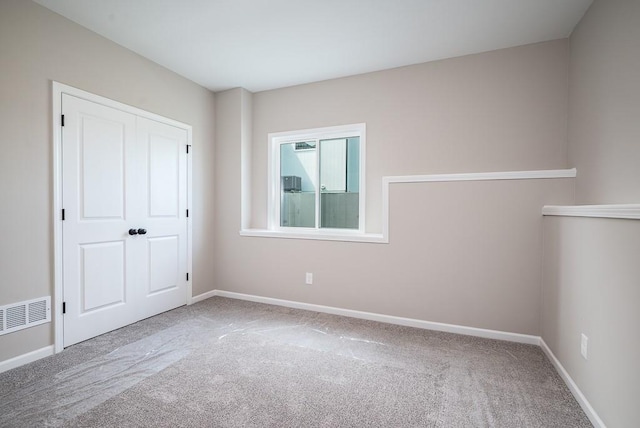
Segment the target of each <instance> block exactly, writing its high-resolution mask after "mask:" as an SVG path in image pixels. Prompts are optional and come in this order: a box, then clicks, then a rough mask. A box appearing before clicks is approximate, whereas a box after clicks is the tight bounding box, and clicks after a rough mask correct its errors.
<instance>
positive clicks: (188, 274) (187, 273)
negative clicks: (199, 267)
mask: <svg viewBox="0 0 640 428" xmlns="http://www.w3.org/2000/svg"><path fill="white" fill-rule="evenodd" d="M187 281H189V272H187Z"/></svg>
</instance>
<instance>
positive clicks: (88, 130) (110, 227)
mask: <svg viewBox="0 0 640 428" xmlns="http://www.w3.org/2000/svg"><path fill="white" fill-rule="evenodd" d="M62 111H63V113H64V117H65V122H66V123H65V126H64V127H63V128H62V163H63V172H62V180H63V190H62V193H63V195H62V199H63V207H64V210H65V220H64V222H63V280H64V299H65V306H66V314H65V315H64V344H65V346H68V345H71V344H74V343H77V342H80V341H82V340H85V339H88V338H90V337H94V336H97V335H99V334H102V333H105V332H107V331H110V330H114V329H116V328H119V327H122V326H124V325H127V324H130V323H132V322H134V319H135V317H134V312H133V311H132V305H133V304H134V302H133V300H134V290H133V288H134V287H135V284H136V282H137V276H138V275H139V274H138V272H137V266H136V263H135V260H134V259H133V254H132V244H133V242H132V237H131V236H130V235H129V234H128V232H127V231H128V230H129V229H130V228H134V227H137V223H136V222H135V218H136V216H137V215H138V213H137V212H136V211H137V210H139V208H136V201H137V199H138V195H136V192H135V187H136V185H135V178H134V177H135V175H136V165H135V158H136V153H135V151H136V127H135V126H136V117H135V116H134V115H132V114H129V113H124V112H121V111H119V110H115V109H112V108H108V107H104V106H101V105H99V104H95V103H92V102H89V101H85V100H81V99H79V98H75V97H72V96H68V95H63V97H62Z"/></svg>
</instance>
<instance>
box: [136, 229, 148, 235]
mask: <svg viewBox="0 0 640 428" xmlns="http://www.w3.org/2000/svg"><path fill="white" fill-rule="evenodd" d="M146 234H147V229H138V235H146Z"/></svg>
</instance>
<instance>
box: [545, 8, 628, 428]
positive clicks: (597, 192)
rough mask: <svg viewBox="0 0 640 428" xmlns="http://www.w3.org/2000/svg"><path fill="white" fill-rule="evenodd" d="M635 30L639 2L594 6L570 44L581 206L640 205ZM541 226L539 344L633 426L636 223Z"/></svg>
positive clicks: (596, 402)
mask: <svg viewBox="0 0 640 428" xmlns="http://www.w3.org/2000/svg"><path fill="white" fill-rule="evenodd" d="M639 23H640V2H637V1H625V0H596V1H595V2H594V3H593V5H592V6H591V8H590V9H589V10H588V11H587V13H586V15H585V16H584V18H583V19H582V21H581V22H580V24H579V25H578V26H577V28H576V30H575V31H574V32H573V34H572V36H571V38H570V51H571V54H570V76H569V77H570V79H569V81H570V84H569V87H570V91H569V128H568V129H569V145H568V156H569V164H570V166H575V167H577V169H578V177H577V178H576V202H577V203H578V204H624V203H639V202H640V168H638V165H639V162H638V160H639V159H640V121H639V120H638V118H640V84H639V83H638V76H640V25H638V24H639ZM544 223H545V225H544V275H543V279H544V283H543V284H544V285H543V304H542V338H543V339H544V340H545V342H546V343H547V344H548V345H549V347H550V348H551V350H552V352H553V353H554V354H555V355H556V357H557V358H558V360H559V361H560V363H561V364H562V365H563V366H564V368H565V369H566V370H567V372H568V373H569V375H570V376H571V377H572V378H573V380H574V381H575V382H576V384H577V385H578V387H579V388H580V389H581V391H582V393H583V394H584V395H585V397H586V398H587V400H588V401H589V402H590V404H591V405H592V406H593V408H594V409H595V411H596V413H597V414H598V415H599V417H600V418H601V419H602V420H603V422H604V423H605V424H606V425H607V426H609V427H635V426H637V425H638V409H637V401H638V397H640V370H639V369H638V361H640V341H638V339H637V337H638V333H637V326H638V325H640V311H638V303H639V302H640V283H639V281H638V278H640V267H639V266H638V256H640V222H638V221H634V220H613V219H590V218H571V217H567V218H557V217H547V218H545V220H544ZM582 333H584V334H586V335H587V336H588V337H589V349H588V355H589V359H588V360H584V359H583V358H582V357H581V355H580V337H581V334H582Z"/></svg>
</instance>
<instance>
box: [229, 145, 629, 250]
mask: <svg viewBox="0 0 640 428" xmlns="http://www.w3.org/2000/svg"><path fill="white" fill-rule="evenodd" d="M270 135H271V134H270ZM271 156H272V155H271V149H270V150H269V172H268V174H269V177H271V174H272V169H271V168H272V165H271V163H272V162H271V161H272V158H271ZM576 175H577V170H576V169H575V168H572V169H551V170H536V171H505V172H473V173H461V174H430V175H398V176H387V177H382V233H380V234H377V233H364V232H360V231H357V232H354V233H348V232H346V231H345V232H342V231H340V232H339V233H338V232H327V231H324V230H318V231H315V230H304V231H294V232H288V231H285V230H281V229H280V230H276V229H275V228H273V227H272V226H273V219H274V214H273V213H270V214H269V219H268V220H269V221H268V224H269V226H268V227H269V229H242V230H240V235H241V236H252V237H269V238H291V239H316V240H327V241H347V242H370V243H385V244H386V243H389V187H390V184H393V183H437V182H453V181H489V180H492V181H493V180H540V179H554V178H575V177H576ZM362 182H364V180H362V181H361V183H362ZM274 192H275V190H274V189H272V185H271V184H270V185H269V198H272V197H273V195H274V194H275V193H274ZM270 200H271V199H270ZM275 205H278V204H275ZM272 206H274V204H273V202H272ZM612 206H613V205H612ZM634 206H635V205H634ZM617 207H620V205H618V206H617ZM635 207H637V208H638V209H640V205H637V206H635ZM545 208H547V207H545ZM543 213H544V210H543ZM636 214H637V215H639V216H640V211H638V212H637V213H636ZM620 218H631V217H620ZM634 218H635V217H634ZM243 224H244V222H243Z"/></svg>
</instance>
